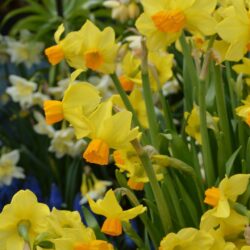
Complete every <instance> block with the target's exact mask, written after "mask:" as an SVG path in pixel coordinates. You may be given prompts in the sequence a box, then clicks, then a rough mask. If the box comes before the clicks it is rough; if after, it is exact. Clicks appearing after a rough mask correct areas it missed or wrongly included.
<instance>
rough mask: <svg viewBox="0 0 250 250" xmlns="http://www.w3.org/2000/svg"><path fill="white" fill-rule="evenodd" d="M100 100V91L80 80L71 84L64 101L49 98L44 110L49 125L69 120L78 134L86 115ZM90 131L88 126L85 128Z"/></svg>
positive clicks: (83, 124)
mask: <svg viewBox="0 0 250 250" xmlns="http://www.w3.org/2000/svg"><path fill="white" fill-rule="evenodd" d="M99 102H100V96H99V91H98V90H97V89H96V88H95V87H94V86H92V85H91V84H89V83H86V82H79V83H75V84H71V85H70V86H69V87H68V88H67V90H66V91H65V93H64V97H63V100H62V101H55V100H47V101H45V102H44V111H45V117H46V122H47V124H48V125H51V124H53V123H56V122H59V121H61V120H63V119H65V120H67V121H68V122H69V123H70V124H71V125H72V126H73V127H74V129H75V131H76V135H77V137H78V138H79V137H80V136H81V137H82V136H85V135H86V134H84V135H83V134H81V135H79V132H78V130H79V129H82V128H83V127H84V126H85V125H86V123H85V122H84V120H85V116H88V115H90V113H91V112H93V111H94V110H95V109H96V107H97V106H98V104H99ZM85 132H86V133H88V132H89V130H88V128H86V129H85Z"/></svg>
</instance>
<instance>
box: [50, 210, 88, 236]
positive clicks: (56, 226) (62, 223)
mask: <svg viewBox="0 0 250 250" xmlns="http://www.w3.org/2000/svg"><path fill="white" fill-rule="evenodd" d="M47 222H48V226H47V230H46V231H47V232H48V233H50V235H52V236H53V237H54V238H59V237H62V236H63V235H64V233H65V232H68V231H69V230H71V229H72V230H73V229H82V228H85V226H84V225H83V223H82V221H81V217H80V214H79V213H78V212H77V211H74V212H71V211H67V210H57V209H56V208H53V210H52V212H51V213H50V215H49V216H48V218H47Z"/></svg>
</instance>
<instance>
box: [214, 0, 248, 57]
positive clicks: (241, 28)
mask: <svg viewBox="0 0 250 250" xmlns="http://www.w3.org/2000/svg"><path fill="white" fill-rule="evenodd" d="M231 4H232V7H233V8H230V11H227V15H226V16H225V18H224V19H223V20H222V21H220V22H219V24H218V25H217V27H216V31H217V33H218V34H219V36H220V37H221V38H222V39H223V40H224V41H225V42H227V43H229V44H230V46H229V47H228V49H227V51H226V55H225V59H226V60H230V61H239V60H240V59H242V58H243V56H244V54H245V53H246V52H247V51H249V50H250V30H249V26H250V17H249V12H248V9H247V7H246V4H245V1H243V0H238V1H232V3H231Z"/></svg>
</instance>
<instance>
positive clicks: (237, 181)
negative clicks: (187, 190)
mask: <svg viewBox="0 0 250 250" xmlns="http://www.w3.org/2000/svg"><path fill="white" fill-rule="evenodd" d="M249 177H250V175H249V174H236V175H233V176H231V177H229V178H228V177H227V176H226V177H225V178H224V179H223V180H222V181H221V182H220V184H219V187H218V188H216V187H212V188H209V189H207V190H206V192H205V195H206V197H205V200H204V202H205V203H207V204H208V205H211V206H213V207H214V208H213V215H214V216H215V217H221V218H226V217H228V216H229V215H230V201H231V202H235V201H236V200H237V197H238V196H239V195H241V194H243V193H244V192H245V191H246V189H247V185H248V182H249Z"/></svg>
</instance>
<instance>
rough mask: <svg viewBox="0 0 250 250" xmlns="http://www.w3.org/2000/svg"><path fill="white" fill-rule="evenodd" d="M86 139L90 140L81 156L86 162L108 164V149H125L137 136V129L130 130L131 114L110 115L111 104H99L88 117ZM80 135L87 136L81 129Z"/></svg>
mask: <svg viewBox="0 0 250 250" xmlns="http://www.w3.org/2000/svg"><path fill="white" fill-rule="evenodd" d="M87 122H88V124H89V125H88V126H86V127H88V128H91V130H90V133H89V134H88V137H89V138H90V139H92V140H91V142H90V143H89V145H88V147H87V149H86V150H85V152H84V154H83V158H85V159H86V160H87V161H88V162H91V163H96V164H100V165H107V164H108V157H109V149H110V148H113V149H119V148H123V147H126V146H127V145H128V144H129V142H130V141H132V140H133V139H135V138H136V137H137V136H138V128H133V129H131V128H130V127H131V122H132V114H131V113H130V112H129V111H126V110H124V111H121V112H119V113H116V114H114V115H112V102H111V101H110V100H108V101H106V102H103V103H101V104H100V105H99V106H98V108H97V109H96V110H95V111H94V112H93V113H92V114H91V115H90V116H89V117H88V119H87ZM79 133H80V134H87V131H86V132H85V131H84V128H82V130H81V131H79Z"/></svg>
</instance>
